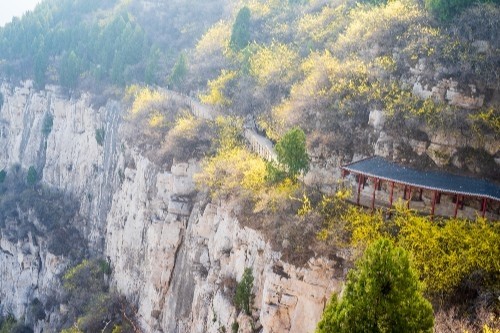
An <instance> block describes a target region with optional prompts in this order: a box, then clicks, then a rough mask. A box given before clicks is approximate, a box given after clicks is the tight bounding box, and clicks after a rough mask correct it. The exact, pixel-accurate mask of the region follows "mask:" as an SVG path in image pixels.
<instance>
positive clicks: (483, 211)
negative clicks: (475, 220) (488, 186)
mask: <svg viewBox="0 0 500 333" xmlns="http://www.w3.org/2000/svg"><path fill="white" fill-rule="evenodd" d="M487 203H488V200H487V199H486V198H483V208H482V209H481V211H482V213H481V216H482V217H484V215H486V204H487Z"/></svg>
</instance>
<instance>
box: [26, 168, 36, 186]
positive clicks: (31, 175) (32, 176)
mask: <svg viewBox="0 0 500 333" xmlns="http://www.w3.org/2000/svg"><path fill="white" fill-rule="evenodd" d="M37 180H38V174H37V172H36V169H35V167H34V166H30V168H29V169H28V175H27V176H26V182H27V183H28V185H30V186H33V185H35V183H36V181H37Z"/></svg>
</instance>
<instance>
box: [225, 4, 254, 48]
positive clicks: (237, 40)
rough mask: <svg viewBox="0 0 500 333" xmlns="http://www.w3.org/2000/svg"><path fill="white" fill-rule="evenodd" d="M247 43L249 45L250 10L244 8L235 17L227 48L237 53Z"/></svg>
mask: <svg viewBox="0 0 500 333" xmlns="http://www.w3.org/2000/svg"><path fill="white" fill-rule="evenodd" d="M248 43H250V9H249V8H248V7H246V6H245V7H243V8H241V9H240V11H239V12H238V15H236V20H235V21H234V24H233V30H232V33H231V40H230V41H229V46H230V47H231V49H232V50H233V51H239V50H242V49H244V48H245V47H247V45H248Z"/></svg>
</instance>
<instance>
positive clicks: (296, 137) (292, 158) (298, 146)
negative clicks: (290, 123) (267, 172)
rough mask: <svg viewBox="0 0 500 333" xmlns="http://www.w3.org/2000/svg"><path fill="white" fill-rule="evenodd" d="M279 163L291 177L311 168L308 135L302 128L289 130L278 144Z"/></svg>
mask: <svg viewBox="0 0 500 333" xmlns="http://www.w3.org/2000/svg"><path fill="white" fill-rule="evenodd" d="M275 149H276V154H277V155H278V163H279V164H280V165H281V166H282V167H284V168H285V170H286V172H287V173H288V176H289V177H290V178H296V177H297V175H298V174H299V173H300V172H307V171H308V170H309V157H308V156H307V149H306V135H305V134H304V131H302V130H301V129H300V128H298V127H295V128H292V129H291V130H290V131H288V132H287V133H286V134H285V135H283V137H282V138H281V139H280V140H279V141H278V143H277V144H276V147H275Z"/></svg>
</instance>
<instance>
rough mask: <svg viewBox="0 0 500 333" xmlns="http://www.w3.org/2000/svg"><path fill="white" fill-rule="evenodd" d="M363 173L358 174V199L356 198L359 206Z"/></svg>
mask: <svg viewBox="0 0 500 333" xmlns="http://www.w3.org/2000/svg"><path fill="white" fill-rule="evenodd" d="M363 181H364V180H363V175H359V176H358V199H356V204H357V205H358V206H359V195H360V193H361V183H362V182H363Z"/></svg>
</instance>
